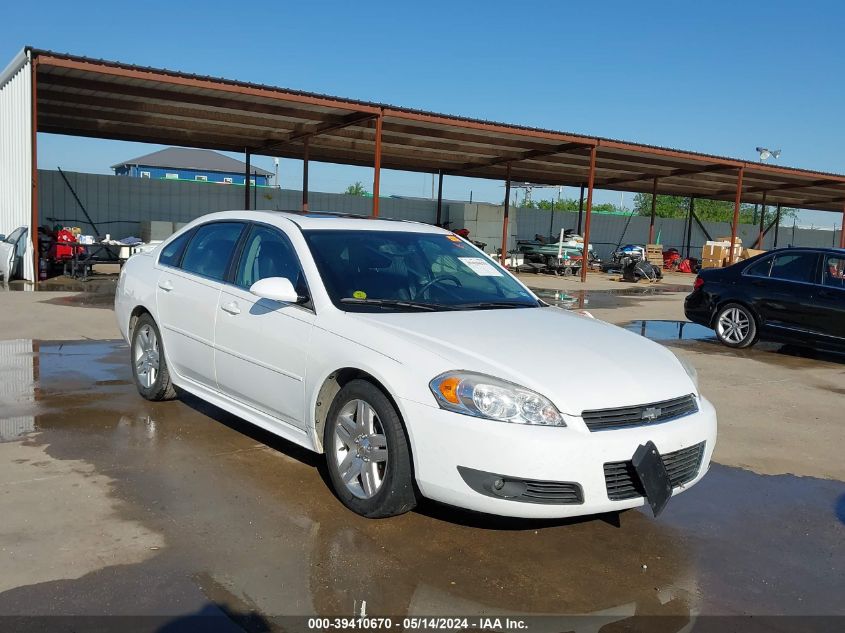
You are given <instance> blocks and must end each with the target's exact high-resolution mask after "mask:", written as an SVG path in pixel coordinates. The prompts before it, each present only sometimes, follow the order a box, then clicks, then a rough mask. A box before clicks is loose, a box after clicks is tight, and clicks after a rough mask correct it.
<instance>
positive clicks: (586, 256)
mask: <svg viewBox="0 0 845 633" xmlns="http://www.w3.org/2000/svg"><path fill="white" fill-rule="evenodd" d="M596 152H597V148H596V146H595V145H593V146H592V147H591V148H590V175H589V177H588V179H587V217H586V219H585V221H584V250H583V251H581V281H582V282H585V281H587V266H588V265H589V262H590V220H591V219H592V217H593V184H594V183H595V180H596Z"/></svg>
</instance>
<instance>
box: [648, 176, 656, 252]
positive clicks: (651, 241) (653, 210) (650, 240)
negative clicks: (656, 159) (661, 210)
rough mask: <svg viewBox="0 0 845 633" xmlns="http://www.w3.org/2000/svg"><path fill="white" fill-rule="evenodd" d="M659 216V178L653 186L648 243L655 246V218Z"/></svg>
mask: <svg viewBox="0 0 845 633" xmlns="http://www.w3.org/2000/svg"><path fill="white" fill-rule="evenodd" d="M656 215H657V176H655V177H654V184H653V185H652V186H651V220H649V223H648V243H649V244H654V217H655V216H656Z"/></svg>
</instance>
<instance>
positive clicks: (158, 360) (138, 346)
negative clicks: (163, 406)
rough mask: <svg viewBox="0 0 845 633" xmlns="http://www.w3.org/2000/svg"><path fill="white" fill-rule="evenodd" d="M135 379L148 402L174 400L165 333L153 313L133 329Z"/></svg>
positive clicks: (139, 321) (132, 348) (143, 318)
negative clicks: (166, 353) (164, 340)
mask: <svg viewBox="0 0 845 633" xmlns="http://www.w3.org/2000/svg"><path fill="white" fill-rule="evenodd" d="M131 354H132V357H131V360H132V377H133V378H134V379H135V386H136V387H137V388H138V393H140V394H141V395H142V396H143V397H144V398H146V399H147V400H173V399H174V398H175V397H176V389H175V388H174V387H173V383H172V382H171V380H170V372H169V371H168V369H167V361H166V360H165V359H164V347H163V346H162V344H161V333H160V332H159V330H158V326H157V325H156V323H155V321H154V320H153V318H152V317H151V316H150V315H149V314H142V315H141V316H140V317H138V320H137V321H136V322H135V327H134V328H133V329H132V345H131Z"/></svg>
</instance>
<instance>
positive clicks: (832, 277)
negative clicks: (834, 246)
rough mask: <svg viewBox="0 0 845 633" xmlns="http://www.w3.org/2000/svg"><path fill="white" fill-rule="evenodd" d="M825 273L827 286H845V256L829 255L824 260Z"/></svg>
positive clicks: (824, 280)
mask: <svg viewBox="0 0 845 633" xmlns="http://www.w3.org/2000/svg"><path fill="white" fill-rule="evenodd" d="M823 274H824V277H823V278H822V279H823V283H824V285H825V286H833V287H834V288H845V256H842V255H828V256H827V258H826V259H825V262H824V273H823Z"/></svg>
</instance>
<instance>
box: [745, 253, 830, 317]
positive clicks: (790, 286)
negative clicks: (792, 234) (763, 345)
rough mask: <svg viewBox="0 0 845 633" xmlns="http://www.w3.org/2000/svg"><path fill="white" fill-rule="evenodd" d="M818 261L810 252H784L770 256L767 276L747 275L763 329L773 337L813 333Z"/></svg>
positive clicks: (817, 257)
mask: <svg viewBox="0 0 845 633" xmlns="http://www.w3.org/2000/svg"><path fill="white" fill-rule="evenodd" d="M818 261H819V254H818V253H817V252H814V251H803V250H802V251H793V252H790V251H785V252H783V253H778V254H776V255H774V258H773V260H772V262H771V267H770V269H769V274H768V277H763V276H757V275H749V276H750V283H751V287H752V294H753V295H754V303H755V307H756V308H757V311H758V313H759V314H760V316H761V317H762V320H763V323H762V326H763V329H768V330H771V331H772V332H773V333H776V334H786V333H788V332H796V333H808V332H812V331H813V329H814V328H815V327H816V318H817V315H816V311H815V309H814V306H813V299H814V293H815V290H816V285H815V282H816V277H817V272H818ZM749 270H750V269H749Z"/></svg>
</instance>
